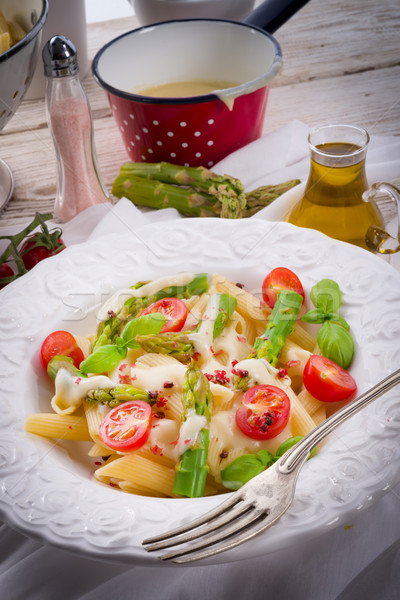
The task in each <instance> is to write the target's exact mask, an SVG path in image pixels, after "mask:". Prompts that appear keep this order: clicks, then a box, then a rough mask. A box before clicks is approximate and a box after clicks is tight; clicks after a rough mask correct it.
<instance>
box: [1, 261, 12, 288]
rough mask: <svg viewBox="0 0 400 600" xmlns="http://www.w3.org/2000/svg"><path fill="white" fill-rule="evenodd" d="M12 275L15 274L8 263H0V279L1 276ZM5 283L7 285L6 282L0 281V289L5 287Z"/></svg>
mask: <svg viewBox="0 0 400 600" xmlns="http://www.w3.org/2000/svg"><path fill="white" fill-rule="evenodd" d="M13 275H15V273H14V271H13V270H12V268H11V267H10V265H8V264H7V263H3V264H2V265H0V280H1V279H3V277H12V276H13ZM6 285H8V283H1V282H0V290H2V289H3V288H5V287H6Z"/></svg>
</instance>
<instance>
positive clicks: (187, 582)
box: [0, 122, 400, 600]
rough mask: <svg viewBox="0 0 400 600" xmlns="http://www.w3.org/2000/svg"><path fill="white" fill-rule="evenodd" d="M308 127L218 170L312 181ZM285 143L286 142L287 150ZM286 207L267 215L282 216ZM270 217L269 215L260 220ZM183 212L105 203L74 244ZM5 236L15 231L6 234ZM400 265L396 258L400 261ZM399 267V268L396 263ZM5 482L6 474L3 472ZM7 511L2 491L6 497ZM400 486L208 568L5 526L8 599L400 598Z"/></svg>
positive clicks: (69, 239)
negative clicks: (315, 526) (75, 544)
mask: <svg viewBox="0 0 400 600" xmlns="http://www.w3.org/2000/svg"><path fill="white" fill-rule="evenodd" d="M306 132H307V128H306V127H305V126H304V125H303V124H301V123H297V122H293V123H290V124H288V125H287V126H286V127H285V128H283V129H282V130H279V131H277V132H275V133H273V134H271V135H269V136H265V137H264V138H262V139H261V140H259V141H257V142H254V143H253V144H251V145H250V146H249V147H247V148H245V149H242V150H240V151H238V152H237V153H235V154H234V155H231V156H230V157H228V158H227V159H225V160H224V161H222V163H220V164H219V165H217V167H216V169H215V170H218V171H221V172H222V171H224V172H228V173H230V174H232V175H235V176H237V177H239V178H241V179H242V180H243V182H244V183H245V184H246V185H247V187H254V186H255V185H260V184H261V183H269V182H270V183H276V182H279V181H283V180H286V179H289V178H291V177H304V176H305V175H306V173H307V169H308V160H309V159H308V149H307V145H306V143H305V139H306ZM284 141H285V143H283V142H284ZM399 167H400V140H399V139H398V138H374V139H373V140H372V143H371V148H370V152H369V161H368V173H369V176H370V180H376V179H378V178H381V179H389V180H390V179H393V178H395V177H397V176H398V175H399V173H400V168H399ZM279 210H280V208H279V202H278V203H277V204H276V206H275V207H271V209H266V210H265V211H264V212H263V214H262V215H261V216H264V217H265V218H272V219H273V218H278V217H279ZM259 216H260V214H259ZM174 218H179V217H178V215H177V214H176V212H175V211H173V210H171V209H167V210H165V211H159V212H150V213H143V212H140V211H138V210H137V209H136V208H135V207H134V206H132V205H131V204H130V203H129V202H128V201H127V200H121V201H120V202H118V203H117V204H116V205H115V206H114V207H111V205H99V206H96V207H93V208H91V209H88V210H87V211H85V212H84V213H81V214H80V215H78V217H76V218H75V219H74V220H73V221H71V222H70V223H67V224H65V226H64V227H63V229H64V233H63V239H64V240H65V242H66V244H67V245H72V244H74V243H78V242H80V241H82V240H85V239H87V238H88V237H91V236H100V235H104V234H105V233H107V232H114V231H117V232H118V231H125V230H126V228H129V229H130V230H134V229H135V228H136V227H138V226H140V224H142V223H147V222H149V220H152V221H154V220H160V219H174ZM2 233H3V234H4V233H5V231H4V230H3V231H2ZM397 259H398V257H396V260H397ZM395 266H396V267H397V264H396V265H395ZM0 476H1V466H0ZM0 503H1V490H0ZM399 515H400V483H399V484H398V485H397V486H394V487H393V488H392V489H390V490H388V492H387V493H386V495H385V496H384V497H383V498H381V499H380V500H379V501H377V502H376V503H375V504H373V505H372V506H370V507H369V508H368V509H365V510H363V511H362V512H360V514H358V515H355V516H352V517H351V522H350V523H349V524H348V526H346V527H343V526H341V527H338V528H336V529H334V530H331V531H329V532H328V533H325V534H323V535H321V536H320V537H318V538H317V539H314V540H311V541H309V542H308V543H307V544H303V545H294V546H293V547H291V548H288V549H286V550H282V551H279V552H276V553H274V554H269V555H266V556H260V557H259V558H258V559H256V560H254V559H252V560H249V561H243V562H241V563H233V564H226V565H216V566H207V567H198V566H190V567H178V566H170V567H168V568H157V567H143V566H141V567H132V566H129V565H124V564H114V563H113V562H106V561H97V560H93V559H90V558H86V557H84V556H80V555H78V554H73V553H70V552H67V551H64V550H61V549H57V548H52V547H49V546H46V545H43V544H41V543H39V542H37V541H34V540H31V539H28V538H27V537H25V536H24V535H21V534H20V533H18V532H15V531H13V530H12V529H11V528H10V527H9V526H8V525H7V524H2V525H1V526H0V597H1V598H2V599H4V600H53V599H56V600H64V599H65V600H75V599H76V600H78V599H79V600H125V599H135V600H153V599H156V598H159V599H160V600H186V599H190V600H207V599H214V598H215V599H218V600H225V599H226V600H231V599H232V598H239V599H240V600H247V599H248V600H258V599H260V600H266V599H269V598H274V597H279V598H280V599H282V600H292V599H293V600H358V599H363V600H375V599H376V600H397V598H398V597H399V588H400V516H399Z"/></svg>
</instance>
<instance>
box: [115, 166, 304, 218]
mask: <svg viewBox="0 0 400 600" xmlns="http://www.w3.org/2000/svg"><path fill="white" fill-rule="evenodd" d="M298 183H299V180H297V179H296V180H291V181H288V182H286V183H282V184H279V185H276V186H272V185H270V186H262V187H260V188H258V189H257V190H254V191H252V192H249V193H244V191H243V184H242V183H241V181H240V180H238V179H235V178H234V177H231V176H230V175H223V176H222V175H217V174H216V173H213V172H212V171H209V170H208V169H206V168H204V167H182V166H178V165H172V164H170V163H165V162H163V163H126V164H125V165H122V167H121V169H120V174H119V176H118V177H117V178H116V179H115V181H114V183H113V187H112V193H113V195H114V196H115V197H117V198H122V197H123V196H124V197H126V198H128V199H129V200H131V201H132V202H133V203H134V204H137V205H138V206H147V207H151V208H175V209H176V210H178V211H179V212H180V213H181V214H182V215H184V216H192V217H221V218H228V219H238V218H244V217H250V216H252V215H253V214H255V213H256V212H258V211H259V210H261V208H264V207H265V206H268V204H270V203H271V202H272V201H273V200H274V199H275V198H277V197H278V196H280V195H281V194H283V193H284V192H286V191H287V190H289V189H290V188H291V187H293V186H294V185H297V184H298Z"/></svg>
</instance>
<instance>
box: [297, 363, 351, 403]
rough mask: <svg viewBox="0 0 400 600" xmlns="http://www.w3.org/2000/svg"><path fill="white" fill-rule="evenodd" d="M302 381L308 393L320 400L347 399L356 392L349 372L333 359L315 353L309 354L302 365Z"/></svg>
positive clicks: (337, 400)
mask: <svg viewBox="0 0 400 600" xmlns="http://www.w3.org/2000/svg"><path fill="white" fill-rule="evenodd" d="M303 383H304V386H305V387H306V389H307V390H308V391H309V392H310V394H311V395H312V396H314V398H317V400H321V401H322V402H339V401H341V400H348V401H349V400H352V399H353V398H354V396H355V395H356V392H357V384H356V382H355V381H354V379H353V377H352V376H351V375H350V373H348V372H347V371H345V369H343V368H342V367H341V366H339V365H338V364H336V363H335V362H333V360H330V359H329V358H326V357H325V356H319V355H317V354H313V355H312V356H310V358H309V359H308V361H307V363H306V366H305V367H304V372H303Z"/></svg>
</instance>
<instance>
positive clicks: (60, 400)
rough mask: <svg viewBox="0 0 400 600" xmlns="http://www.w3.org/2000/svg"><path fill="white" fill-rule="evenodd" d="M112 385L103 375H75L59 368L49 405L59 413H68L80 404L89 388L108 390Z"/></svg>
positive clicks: (112, 382) (113, 384)
mask: <svg viewBox="0 0 400 600" xmlns="http://www.w3.org/2000/svg"><path fill="white" fill-rule="evenodd" d="M114 386H115V383H114V381H112V380H111V379H110V378H109V377H106V376H105V375H94V376H93V377H77V376H76V375H74V374H72V373H70V372H69V371H68V370H67V369H59V371H58V372H57V375H56V379H55V394H54V396H53V398H52V400H51V406H52V408H53V410H54V411H55V412H56V413H58V414H60V415H61V414H64V415H65V414H70V413H72V412H74V411H75V410H76V409H77V408H78V407H79V406H80V405H81V403H82V401H83V400H84V398H85V397H86V396H87V394H88V392H89V391H90V390H93V389H101V390H109V389H110V388H112V387H114Z"/></svg>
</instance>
